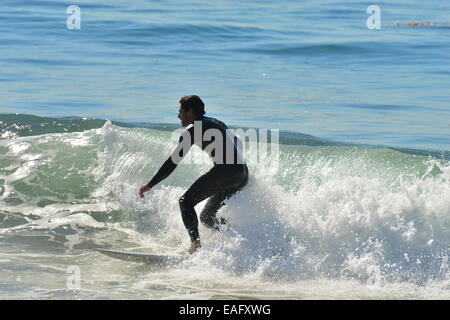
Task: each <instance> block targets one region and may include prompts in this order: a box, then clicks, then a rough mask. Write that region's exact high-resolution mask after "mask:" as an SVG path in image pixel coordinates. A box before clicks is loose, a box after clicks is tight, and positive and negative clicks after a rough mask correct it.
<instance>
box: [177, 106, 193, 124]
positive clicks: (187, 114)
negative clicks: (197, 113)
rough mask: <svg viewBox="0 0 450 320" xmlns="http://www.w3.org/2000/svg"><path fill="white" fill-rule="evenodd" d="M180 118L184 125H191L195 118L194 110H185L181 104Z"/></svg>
mask: <svg viewBox="0 0 450 320" xmlns="http://www.w3.org/2000/svg"><path fill="white" fill-rule="evenodd" d="M178 119H180V120H181V125H182V126H183V127H186V126H188V125H190V124H191V123H193V122H194V120H195V117H194V113H193V110H192V109H189V110H185V109H183V108H182V107H181V105H180V109H179V110H178Z"/></svg>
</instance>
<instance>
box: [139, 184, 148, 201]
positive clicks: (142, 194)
mask: <svg viewBox="0 0 450 320" xmlns="http://www.w3.org/2000/svg"><path fill="white" fill-rule="evenodd" d="M149 190H150V187H149V186H148V185H147V184H144V185H143V186H141V188H140V189H139V197H141V198H143V197H144V193H146V192H147V191H149Z"/></svg>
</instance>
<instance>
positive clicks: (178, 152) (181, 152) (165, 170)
mask: <svg viewBox="0 0 450 320" xmlns="http://www.w3.org/2000/svg"><path fill="white" fill-rule="evenodd" d="M192 138H193V130H191V128H189V129H188V130H186V131H184V132H183V134H182V135H181V136H180V139H179V140H178V145H177V146H176V148H175V150H174V151H173V152H172V155H171V156H170V157H169V159H167V160H166V161H165V162H164V163H163V165H162V166H161V168H159V170H158V172H156V174H155V176H154V177H153V178H152V180H150V182H149V183H148V184H147V185H148V186H149V187H150V188H153V187H154V186H155V185H157V184H158V183H160V182H161V181H163V180H164V179H166V178H167V177H168V176H169V175H170V174H171V173H172V172H173V170H175V168H176V167H177V165H178V164H179V163H180V162H181V160H183V158H184V156H185V155H186V154H187V153H188V152H189V149H190V148H191V146H192V143H193V139H192Z"/></svg>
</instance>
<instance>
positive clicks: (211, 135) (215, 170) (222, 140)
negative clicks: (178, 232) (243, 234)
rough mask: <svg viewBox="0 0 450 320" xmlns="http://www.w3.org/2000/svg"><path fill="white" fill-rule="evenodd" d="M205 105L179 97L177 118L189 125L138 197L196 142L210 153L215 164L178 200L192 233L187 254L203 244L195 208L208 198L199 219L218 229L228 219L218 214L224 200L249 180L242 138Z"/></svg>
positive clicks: (184, 125)
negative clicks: (212, 114)
mask: <svg viewBox="0 0 450 320" xmlns="http://www.w3.org/2000/svg"><path fill="white" fill-rule="evenodd" d="M204 114H205V105H204V103H203V101H202V100H201V99H200V97H198V96H196V95H190V96H183V97H181V99H180V108H179V113H178V118H179V119H180V120H181V125H182V126H183V127H186V129H185V131H184V132H183V133H182V134H181V136H180V139H179V142H178V145H177V147H176V148H175V150H174V151H173V152H172V155H171V156H170V157H169V159H167V160H166V161H165V162H164V164H163V165H162V166H161V168H160V169H159V170H158V171H157V172H156V174H155V176H154V177H153V178H152V179H151V180H150V182H149V183H147V184H145V185H143V186H141V188H140V190H139V196H140V197H141V198H143V197H144V193H145V192H147V191H149V190H150V189H152V188H153V187H154V186H155V185H156V184H158V183H159V182H161V181H162V180H164V179H165V178H167V177H168V176H169V175H170V174H171V173H172V172H173V170H175V168H176V166H177V165H178V164H179V163H180V162H181V160H182V159H183V157H184V156H185V155H186V154H187V153H188V152H189V149H190V147H191V146H192V145H193V144H196V145H197V146H199V147H200V148H202V150H204V151H205V152H207V153H208V155H209V156H210V157H211V159H212V160H213V162H214V166H213V167H212V168H211V169H210V170H209V171H208V172H207V173H205V174H203V175H202V176H200V177H199V178H198V179H197V180H196V181H195V182H194V183H193V184H192V185H191V186H190V188H189V189H188V190H187V191H186V192H185V193H184V194H183V195H182V196H181V198H180V199H179V205H180V211H181V217H182V219H183V223H184V225H185V227H186V229H187V231H188V233H189V237H190V239H191V246H190V247H189V249H187V250H186V253H189V254H192V253H194V252H195V251H196V250H197V249H198V248H200V247H201V243H200V235H199V232H198V218H197V213H196V212H195V209H194V207H195V206H196V205H197V204H198V203H200V202H202V201H203V200H205V199H207V198H209V200H208V202H207V203H206V205H205V207H204V209H203V211H202V212H201V214H200V221H201V222H202V223H203V224H204V225H205V226H207V227H209V228H211V229H215V230H218V229H219V225H221V224H224V223H225V220H224V219H223V218H221V219H220V220H219V219H218V218H217V217H216V213H217V211H218V210H219V209H220V208H221V207H222V206H223V205H224V201H225V200H226V199H228V198H230V197H231V196H232V195H233V194H235V193H236V192H237V191H239V190H241V189H242V188H243V187H244V186H246V185H247V182H248V168H247V164H246V163H245V159H244V157H243V155H242V153H241V150H240V148H239V141H238V138H237V137H236V136H234V135H233V134H232V133H231V132H230V131H229V130H228V127H227V126H226V125H225V124H224V123H223V122H221V121H219V120H217V119H214V118H210V117H206V116H204Z"/></svg>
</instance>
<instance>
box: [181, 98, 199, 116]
mask: <svg viewBox="0 0 450 320" xmlns="http://www.w3.org/2000/svg"><path fill="white" fill-rule="evenodd" d="M180 105H181V107H182V108H183V109H184V110H189V109H192V112H193V113H194V115H195V116H196V117H201V116H203V115H204V114H205V104H204V103H203V101H202V99H200V97H199V96H196V95H190V96H183V97H181V99H180Z"/></svg>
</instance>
